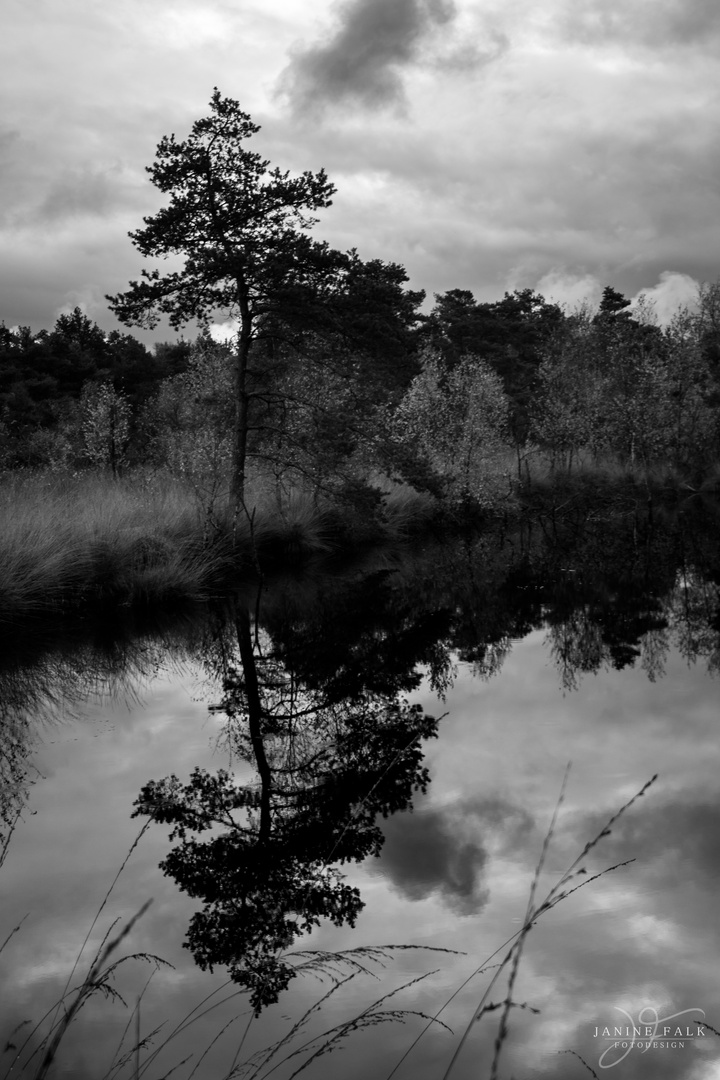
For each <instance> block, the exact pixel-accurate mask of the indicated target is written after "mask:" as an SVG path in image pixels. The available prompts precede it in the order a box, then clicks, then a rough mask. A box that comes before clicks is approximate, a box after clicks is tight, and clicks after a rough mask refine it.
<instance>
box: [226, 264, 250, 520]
mask: <svg viewBox="0 0 720 1080" xmlns="http://www.w3.org/2000/svg"><path fill="white" fill-rule="evenodd" d="M237 291H238V306H239V308H240V332H239V333H238V339H237V349H236V352H235V379H234V384H235V424H234V431H233V445H232V465H231V468H232V476H231V478H230V506H229V509H230V514H231V516H232V521H233V533H234V531H235V528H236V527H237V520H238V517H239V516H240V511H241V510H242V509H243V507H244V506H245V470H246V461H247V438H248V416H249V406H250V395H249V394H248V388H247V369H248V356H249V354H250V341H251V336H252V314H251V312H250V307H249V304H248V300H247V292H246V289H245V287H244V282H243V281H242V280H241V279H238V282H237Z"/></svg>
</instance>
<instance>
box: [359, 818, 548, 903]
mask: <svg viewBox="0 0 720 1080" xmlns="http://www.w3.org/2000/svg"><path fill="white" fill-rule="evenodd" d="M383 832H384V833H385V844H384V846H383V850H382V856H381V860H380V862H379V863H376V864H370V866H371V869H372V868H373V867H374V868H376V869H377V870H378V871H379V872H380V873H384V874H386V875H387V877H388V878H389V879H390V881H391V882H392V883H393V884H394V885H395V887H396V888H397V889H398V890H399V891H400V892H401V893H402V894H403V895H404V896H406V897H407V898H408V899H409V900H424V899H425V898H426V897H428V896H431V895H432V894H433V893H440V894H441V895H442V896H443V898H444V899H445V900H446V902H447V903H448V904H449V906H450V907H451V908H452V909H453V910H454V911H456V912H458V913H459V914H462V915H471V914H477V912H478V911H480V910H482V908H483V907H484V906H485V905H486V903H487V901H488V899H489V893H488V889H487V887H486V886H485V885H484V884H483V877H482V875H483V870H484V868H485V865H486V863H487V860H488V846H490V845H491V844H492V845H493V846H494V847H497V846H498V845H499V846H500V847H501V848H503V849H504V848H508V847H512V848H513V850H516V849H517V847H518V846H522V845H523V844H524V843H525V842H526V841H527V838H528V836H529V834H530V833H531V832H532V821H531V819H530V818H529V817H528V815H527V814H526V813H525V812H524V811H523V810H521V809H519V808H518V807H515V806H511V805H510V804H508V803H505V802H504V801H502V800H465V801H463V802H458V803H455V804H452V805H450V806H444V807H423V808H420V809H419V810H416V811H415V812H414V813H404V814H396V815H395V816H394V817H393V818H391V819H390V820H389V821H387V822H386V823H384V824H383Z"/></svg>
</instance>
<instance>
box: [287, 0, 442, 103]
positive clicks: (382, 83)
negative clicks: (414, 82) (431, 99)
mask: <svg viewBox="0 0 720 1080" xmlns="http://www.w3.org/2000/svg"><path fill="white" fill-rule="evenodd" d="M455 15H456V11H455V5H454V3H453V2H452V0H393V2H392V3H388V0H349V2H348V3H346V4H344V5H343V6H342V7H341V9H340V22H339V24H338V26H337V28H336V30H335V32H334V33H333V34H332V36H331V37H330V38H329V39H328V40H327V41H325V42H322V43H319V44H315V45H309V46H306V47H305V48H299V49H297V50H296V51H295V54H294V56H293V57H292V60H291V62H290V64H289V65H288V67H287V68H286V69H285V71H284V72H283V74H282V76H281V80H280V89H281V91H282V92H284V93H285V94H287V95H288V96H289V97H290V98H291V101H292V103H293V109H294V111H295V112H298V111H300V110H301V109H308V108H311V109H313V108H316V107H317V106H322V105H325V104H327V103H329V102H337V101H355V102H359V103H361V104H363V105H367V106H370V107H371V108H378V107H383V106H387V105H395V106H398V105H400V106H401V105H403V104H404V100H405V95H404V90H403V83H402V79H401V77H400V74H399V70H398V69H400V68H402V67H404V66H406V65H407V64H409V63H411V62H412V61H414V60H415V59H416V58H417V56H418V53H419V49H420V46H421V44H422V41H423V39H424V38H425V37H426V36H427V35H428V34H429V33H431V32H432V31H433V30H435V29H437V28H439V27H443V26H446V25H447V24H449V23H451V22H452V20H453V19H454V18H455Z"/></svg>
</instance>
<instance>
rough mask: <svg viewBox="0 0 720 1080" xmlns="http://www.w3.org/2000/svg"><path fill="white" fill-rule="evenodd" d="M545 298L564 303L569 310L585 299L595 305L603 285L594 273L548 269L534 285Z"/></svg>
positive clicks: (599, 297)
mask: <svg viewBox="0 0 720 1080" xmlns="http://www.w3.org/2000/svg"><path fill="white" fill-rule="evenodd" d="M535 288H536V291H537V292H539V293H542V295H543V296H544V297H545V299H546V300H549V301H552V302H553V303H555V304H564V305H566V306H567V307H568V308H569V309H570V310H572V309H573V308H576V307H578V306H579V305H581V304H583V303H585V302H586V301H587V302H588V303H589V304H590V305H591V306H592V307H594V308H595V307H597V306H598V304H599V303H600V300H601V297H602V291H603V286H602V284H601V282H600V281H599V280H598V278H597V277H595V275H594V274H573V273H571V272H570V271H568V270H563V269H559V268H558V269H556V268H553V269H552V270H548V272H547V273H546V274H543V276H542V277H541V278H540V279H539V281H538V283H537V285H536V286H535Z"/></svg>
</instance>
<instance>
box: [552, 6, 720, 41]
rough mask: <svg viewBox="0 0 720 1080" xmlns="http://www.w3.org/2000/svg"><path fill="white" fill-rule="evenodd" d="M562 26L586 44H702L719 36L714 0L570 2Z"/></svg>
mask: <svg viewBox="0 0 720 1080" xmlns="http://www.w3.org/2000/svg"><path fill="white" fill-rule="evenodd" d="M565 25H566V28H567V30H568V31H569V33H570V36H571V37H572V38H574V39H575V40H577V41H581V42H584V43H588V44H593V43H595V44H598V43H612V44H620V45H623V46H624V47H627V48H630V49H631V48H632V47H633V46H634V45H644V46H649V47H651V48H652V47H662V46H665V45H671V46H689V45H701V46H702V45H704V44H708V43H709V42H711V41H712V40H713V39H714V38H717V37H718V36H720V5H718V3H717V0H639V2H636V3H632V4H631V3H628V2H627V0H572V3H570V4H569V5H568V7H567V9H566V13H565Z"/></svg>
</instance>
